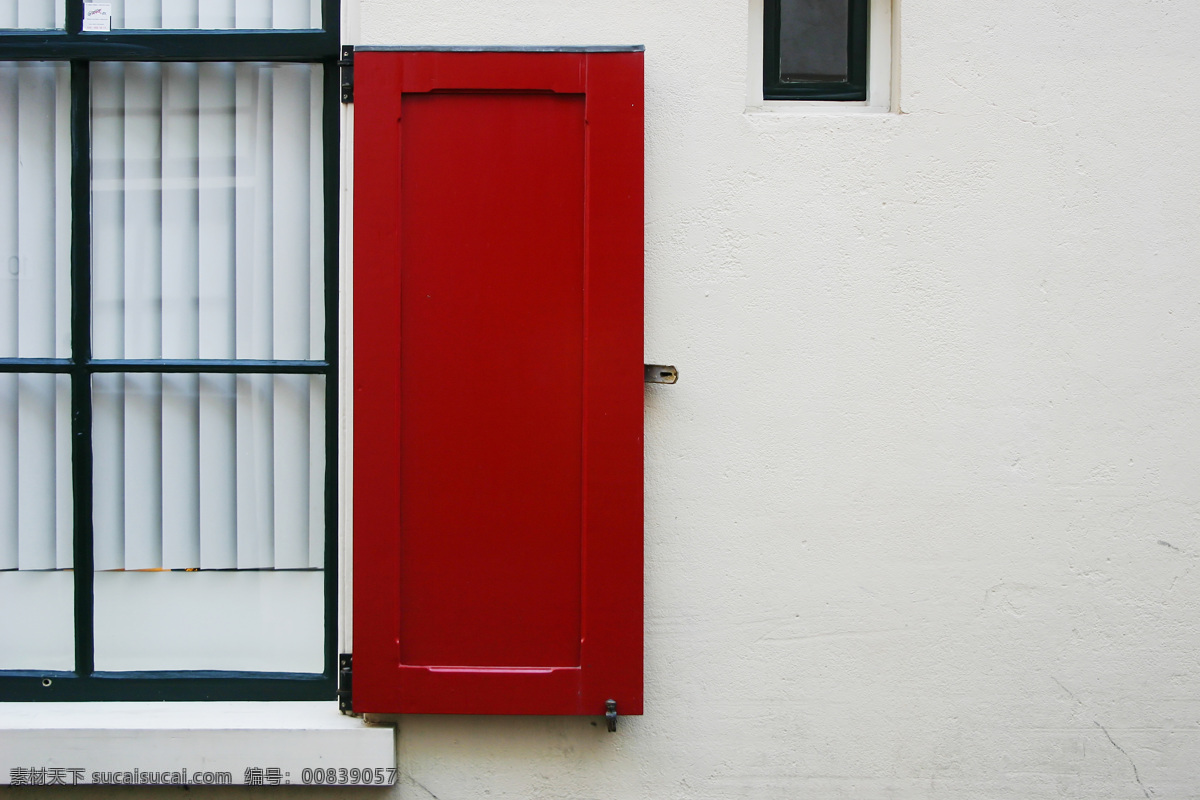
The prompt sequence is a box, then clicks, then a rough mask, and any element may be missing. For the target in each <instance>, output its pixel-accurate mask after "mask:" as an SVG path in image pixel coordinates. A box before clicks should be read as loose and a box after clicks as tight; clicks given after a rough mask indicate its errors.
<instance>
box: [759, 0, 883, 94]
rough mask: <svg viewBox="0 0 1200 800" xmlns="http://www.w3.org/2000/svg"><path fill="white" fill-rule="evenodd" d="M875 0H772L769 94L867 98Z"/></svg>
mask: <svg viewBox="0 0 1200 800" xmlns="http://www.w3.org/2000/svg"><path fill="white" fill-rule="evenodd" d="M868 2H869V0H766V3H765V5H764V7H763V98H764V99H766V100H866V99H867V44H868V42H867V30H868V17H869V14H868V11H869V9H868Z"/></svg>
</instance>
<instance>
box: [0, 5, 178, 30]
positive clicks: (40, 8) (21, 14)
mask: <svg viewBox="0 0 1200 800" xmlns="http://www.w3.org/2000/svg"><path fill="white" fill-rule="evenodd" d="M168 1H169V0H168ZM65 23H66V6H65V5H64V3H63V2H62V0H4V2H3V3H0V28H35V29H36V28H40V29H47V28H61V27H63V26H64V24H65Z"/></svg>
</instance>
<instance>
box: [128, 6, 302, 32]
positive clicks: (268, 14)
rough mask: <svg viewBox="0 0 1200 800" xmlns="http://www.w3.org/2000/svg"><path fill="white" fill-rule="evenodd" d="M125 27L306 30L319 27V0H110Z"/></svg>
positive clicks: (153, 28) (151, 28) (152, 28)
mask: <svg viewBox="0 0 1200 800" xmlns="http://www.w3.org/2000/svg"><path fill="white" fill-rule="evenodd" d="M111 2H112V27H113V29H114V30H116V29H118V28H125V29H143V30H145V29H150V30H158V29H164V28H170V29H194V28H202V29H234V28H242V29H246V28H257V29H276V30H278V29H290V30H296V29H306V28H320V27H321V0H215V2H207V1H206V0H111Z"/></svg>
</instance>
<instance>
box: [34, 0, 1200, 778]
mask: <svg viewBox="0 0 1200 800" xmlns="http://www.w3.org/2000/svg"><path fill="white" fill-rule="evenodd" d="M347 2H348V6H347V14H346V18H347V23H348V28H349V30H348V36H347V39H348V40H349V41H353V42H356V43H370V44H485V43H486V44H554V43H562V44H597V43H605V44H609V43H644V44H645V45H646V48H647V49H646V78H647V87H646V101H647V102H646V108H647V120H646V122H647V148H646V158H647V160H646V185H647V196H646V247H647V250H646V358H647V360H648V361H652V362H658V363H671V364H675V365H677V366H678V367H679V368H680V372H681V375H682V378H681V381H680V383H679V384H678V385H675V386H670V387H658V386H654V387H649V388H647V390H646V715H645V716H644V717H642V718H623V719H622V720H621V723H620V727H621V730H620V732H619V733H617V734H616V735H610V734H608V733H605V732H604V731H603V727H602V726H597V725H596V724H595V723H596V720H592V719H577V718H525V717H520V718H500V717H482V718H481V717H441V718H438V717H405V718H403V719H402V720H401V721H400V726H399V738H398V742H399V764H400V768H401V775H402V777H401V780H400V783H399V785H398V786H397V787H396V788H395V789H393V790H390V791H388V790H379V789H376V790H368V789H349V790H347V789H343V790H337V791H320V790H291V791H290V792H289V791H287V790H280V789H266V790H259V791H257V792H256V791H255V790H242V789H237V790H206V789H201V788H194V789H192V790H191V792H192V793H197V794H201V795H204V796H206V797H221V798H231V799H232V798H235V797H236V798H242V797H246V796H249V795H248V794H247V792H252V793H254V796H256V797H261V796H267V795H269V796H271V797H278V796H281V795H282V796H285V797H296V798H299V797H300V795H301V794H303V796H304V797H305V798H313V799H314V800H318V799H319V800H326V798H334V797H337V798H342V797H347V796H350V795H355V796H358V795H362V796H364V797H365V796H367V795H370V796H371V797H376V798H380V797H385V798H387V799H388V800H424V798H429V797H434V798H437V799H438V800H468V799H470V800H474V799H475V798H496V799H497V800H499V799H501V798H512V799H514V800H517V799H519V800H527V799H530V798H546V799H548V800H549V799H551V798H554V799H557V798H604V799H605V800H610V799H611V800H643V799H644V798H654V800H672V799H674V798H680V799H683V798H697V799H708V798H712V799H713V800H717V799H718V798H720V799H722V800H724V799H725V798H814V799H819V800H831V799H833V798H852V799H853V800H875V799H876V798H879V799H880V800H883V799H884V798H887V799H888V800H907V799H909V798H931V799H933V798H937V799H944V800H963V799H964V798H971V799H972V800H974V799H975V798H984V799H987V798H995V799H996V800H1036V799H1037V798H1061V797H1067V798H1079V799H1080V800H1084V799H1086V800H1105V799H1106V798H1155V800H1157V799H1158V798H1186V797H1200V663H1198V662H1200V571H1197V570H1196V565H1197V559H1198V558H1200V529H1198V528H1200V467H1198V466H1197V463H1196V461H1197V452H1200V446H1198V445H1200V396H1198V392H1200V256H1198V255H1197V254H1198V253H1200V156H1198V155H1197V148H1196V147H1195V142H1196V141H1197V134H1196V130H1195V124H1194V122H1193V119H1192V118H1193V116H1194V115H1195V109H1196V108H1197V106H1200V50H1197V48H1196V46H1195V37H1196V34H1197V32H1198V31H1200V4H1198V3H1195V2H1186V1H1185V0H1089V1H1088V2H1085V0H1016V1H1015V2H1009V3H995V2H993V3H982V4H980V3H975V4H963V3H958V2H950V0H904V2H903V6H902V7H901V6H900V3H899V0H896V5H895V7H894V11H895V12H896V13H895V16H896V25H897V36H896V39H895V43H896V44H897V45H898V47H897V50H898V57H897V61H898V64H899V72H898V76H897V81H896V83H895V86H896V91H895V92H894V93H893V96H892V98H891V102H892V105H893V111H894V112H898V113H871V112H868V111H866V110H857V111H842V112H840V113H828V112H827V111H826V110H824V109H812V108H802V107H796V108H795V109H793V110H791V111H789V112H786V113H763V112H748V110H747V102H748V95H749V94H751V93H750V92H748V90H747V86H748V81H747V63H748V60H749V59H748V55H747V53H748V48H749V47H751V46H752V44H753V43H752V42H751V41H750V40H749V38H748V33H749V29H750V27H751V26H750V24H749V22H748V20H749V19H750V18H751V15H752V8H751V7H750V5H749V3H751V2H753V0H726V1H725V2H719V3H691V2H683V0H653V1H652V2H647V1H646V0H577V1H576V2H571V3H563V2H561V0H558V1H552V0H476V1H475V2H473V3H469V4H468V3H457V4H456V3H429V2H417V1H416V0H361V2H358V1H357V0H347ZM346 269H347V275H349V272H348V270H349V267H348V266H347V268H346ZM172 791H177V790H172ZM27 793H28V794H30V796H31V797H32V796H34V795H37V796H49V795H55V796H58V795H60V794H64V793H70V794H72V795H73V796H81V795H82V796H88V797H130V798H133V797H135V796H136V797H146V796H153V795H161V794H163V793H164V792H163V791H159V792H156V791H155V790H151V789H126V790H118V789H92V790H83V789H65V790H59V791H55V790H40V791H39V790H33V791H28V792H27Z"/></svg>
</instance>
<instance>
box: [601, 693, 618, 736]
mask: <svg viewBox="0 0 1200 800" xmlns="http://www.w3.org/2000/svg"><path fill="white" fill-rule="evenodd" d="M604 708H605V712H604V724H605V725H607V726H608V732H609V733H616V732H617V701H616V700H606V701H604Z"/></svg>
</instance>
